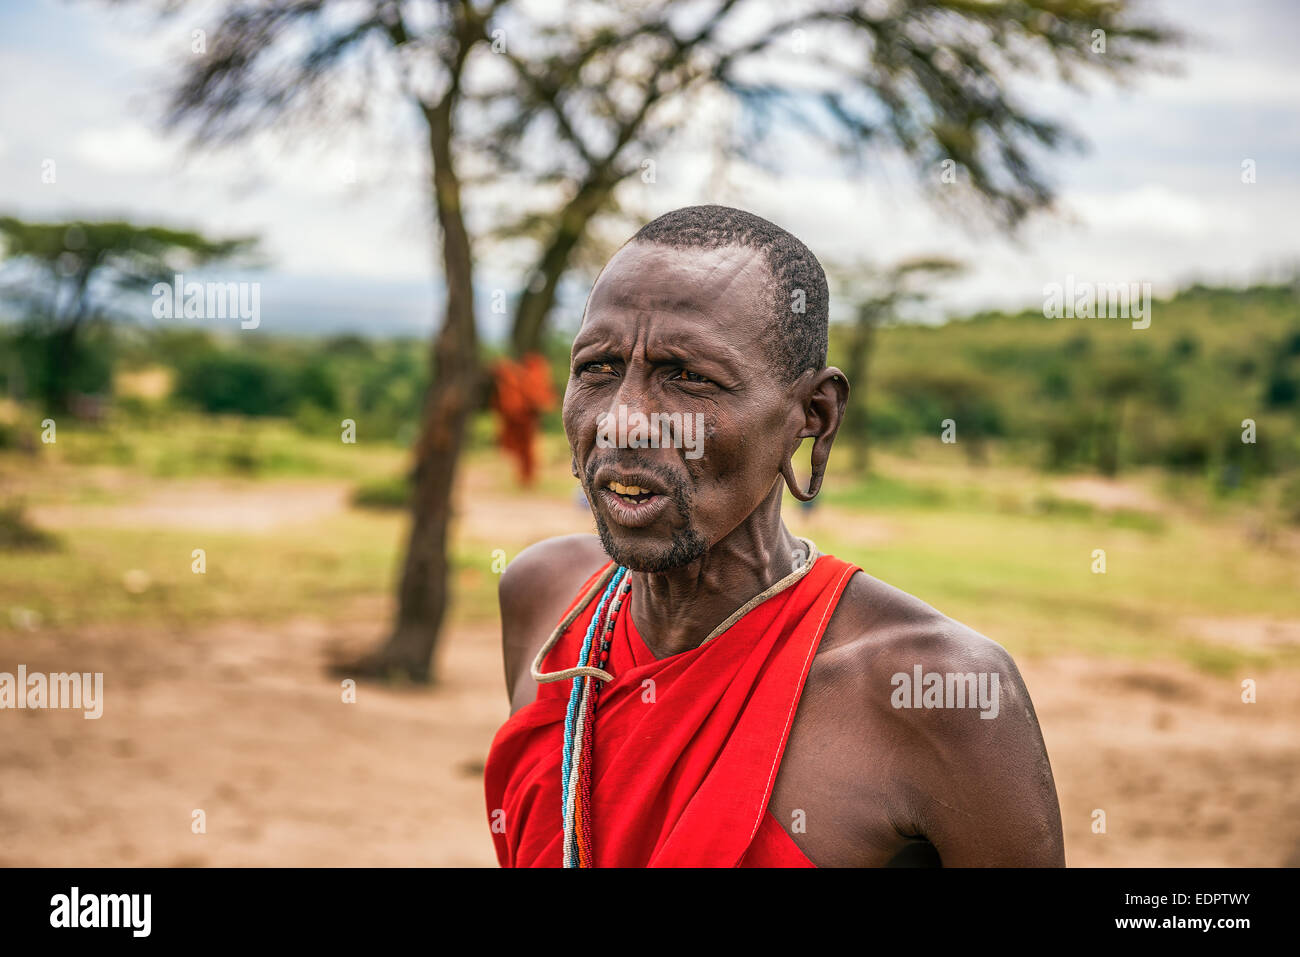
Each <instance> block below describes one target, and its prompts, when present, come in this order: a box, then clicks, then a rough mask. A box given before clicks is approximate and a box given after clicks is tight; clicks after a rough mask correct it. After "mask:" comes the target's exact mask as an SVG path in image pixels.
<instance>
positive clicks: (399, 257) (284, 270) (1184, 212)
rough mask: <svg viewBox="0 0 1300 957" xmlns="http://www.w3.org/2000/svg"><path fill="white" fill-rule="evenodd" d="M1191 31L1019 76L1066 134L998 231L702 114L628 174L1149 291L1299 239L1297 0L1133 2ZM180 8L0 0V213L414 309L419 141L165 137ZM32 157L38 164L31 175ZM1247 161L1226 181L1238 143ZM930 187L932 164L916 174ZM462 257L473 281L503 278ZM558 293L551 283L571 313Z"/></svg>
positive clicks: (1045, 271) (384, 321)
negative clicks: (1132, 65) (1170, 50)
mask: <svg viewBox="0 0 1300 957" xmlns="http://www.w3.org/2000/svg"><path fill="white" fill-rule="evenodd" d="M1148 6H1149V8H1150V9H1152V10H1153V12H1155V13H1156V14H1158V15H1159V16H1160V17H1162V18H1163V19H1164V20H1166V21H1167V22H1170V23H1173V24H1175V25H1177V26H1179V27H1180V28H1181V29H1183V30H1185V31H1187V32H1189V33H1190V34H1192V36H1193V38H1194V39H1193V43H1192V45H1190V46H1189V47H1188V48H1186V49H1184V50H1183V51H1181V52H1180V53H1179V54H1178V55H1177V57H1176V59H1177V60H1178V61H1179V63H1180V64H1181V72H1180V73H1179V74H1178V75H1172V76H1145V77H1141V78H1139V79H1137V80H1135V81H1134V82H1133V83H1132V84H1131V85H1129V86H1128V87H1127V88H1126V89H1122V90H1121V89H1115V88H1111V87H1107V86H1105V85H1103V84H1091V89H1090V91H1089V93H1088V94H1087V95H1086V96H1081V95H1077V94H1074V93H1069V92H1066V91H1063V90H1060V89H1058V88H1056V87H1054V86H1052V85H1050V84H1046V83H1035V84H1034V85H1033V86H1029V87H1027V88H1026V96H1027V97H1028V99H1029V100H1030V102H1031V103H1032V105H1033V106H1035V107H1036V108H1038V109H1039V110H1041V111H1043V112H1047V113H1049V114H1051V115H1055V116H1059V117H1061V118H1063V119H1064V120H1065V121H1066V122H1067V123H1068V124H1069V126H1070V127H1071V128H1072V129H1074V130H1075V131H1076V132H1077V133H1079V134H1081V135H1082V136H1083V137H1084V139H1085V140H1086V141H1087V143H1088V148H1087V151H1086V152H1085V153H1083V154H1063V155H1060V156H1057V157H1055V158H1053V159H1052V160H1051V162H1050V164H1049V165H1048V167H1047V172H1048V174H1049V177H1050V178H1051V180H1052V181H1053V183H1054V184H1055V185H1056V187H1057V189H1058V191H1059V196H1060V202H1059V211H1058V212H1057V213H1056V214H1055V215H1052V216H1042V217H1038V218H1036V219H1035V220H1034V221H1032V222H1031V223H1029V224H1028V225H1027V226H1026V227H1025V228H1024V230H1023V231H1022V232H1021V233H1020V234H1019V235H1018V236H1017V237H1015V238H1005V237H997V236H990V235H988V234H987V233H983V232H978V231H976V229H975V227H974V225H973V224H971V223H968V222H962V221H959V220H956V219H954V218H953V217H952V216H951V214H949V213H948V212H946V211H945V210H944V209H943V208H942V207H938V206H935V205H934V204H932V203H930V202H928V201H927V199H926V195H925V189H926V187H923V186H918V185H917V184H916V183H915V182H913V181H912V180H910V179H909V178H908V177H907V176H905V175H902V174H901V173H900V172H899V171H898V170H892V169H890V168H889V166H888V165H887V164H886V165H883V166H876V167H873V169H872V170H871V171H869V172H868V173H867V174H866V175H865V176H858V177H850V176H847V175H844V174H843V173H842V172H841V171H838V170H834V169H830V168H821V167H818V166H817V164H815V163H811V162H803V163H798V162H796V163H792V164H790V167H789V168H788V169H787V170H786V171H785V172H783V173H782V175H780V176H779V177H776V176H772V175H770V174H767V173H762V172H760V171H758V170H757V169H755V168H752V167H749V166H747V165H746V164H744V163H743V162H733V163H731V164H730V165H729V166H728V167H727V169H726V170H725V173H724V174H722V175H720V174H719V171H718V170H716V169H715V168H714V167H713V165H712V161H711V159H710V153H709V151H708V150H707V149H705V148H703V147H704V146H705V145H706V144H707V138H708V135H707V131H705V132H702V133H701V134H700V135H696V136H692V137H687V138H686V139H685V140H684V141H683V143H682V144H681V146H680V147H679V148H678V149H676V150H674V151H673V152H671V153H668V154H665V155H664V156H662V157H659V158H658V160H657V172H656V182H655V184H654V185H653V186H652V187H648V188H647V189H646V190H645V192H644V195H642V196H640V197H638V198H637V199H638V203H639V206H640V208H642V209H643V210H644V212H645V213H646V214H648V215H653V214H657V213H659V212H662V211H664V210H667V209H671V208H674V207H676V206H681V205H687V204H690V203H698V202H724V203H728V204H730V205H736V206H743V207H745V208H747V209H750V210H752V211H753V212H756V213H758V214H759V215H762V216H766V217H767V218H769V219H772V220H774V221H776V222H778V223H780V224H781V225H782V226H784V227H786V228H787V229H789V230H790V231H791V232H793V233H795V234H796V235H798V236H799V237H800V238H802V239H803V240H804V241H805V242H806V243H807V244H808V245H809V246H810V247H811V248H812V249H813V251H814V252H816V253H817V254H818V255H819V256H820V257H821V258H822V259H823V260H824V261H832V262H845V263H851V262H855V261H860V260H872V261H877V262H889V261H892V260H894V259H897V258H901V257H904V256H910V255H917V254H945V255H949V256H954V257H957V258H960V259H962V260H965V261H966V262H968V263H969V264H970V266H971V268H970V271H969V272H968V274H967V275H966V276H965V277H964V278H963V279H961V280H959V281H957V282H954V283H951V284H950V285H948V286H946V287H945V288H944V289H943V291H942V295H941V301H942V306H943V308H944V309H945V310H947V311H948V312H950V313H954V314H961V313H968V312H971V311H975V310H977V309H982V308H987V307H994V306H1005V307H1022V306H1034V305H1036V304H1039V303H1041V301H1042V298H1043V287H1044V286H1045V285H1046V284H1048V283H1051V282H1061V281H1064V279H1065V277H1066V276H1067V274H1073V275H1074V276H1075V277H1076V279H1079V280H1091V281H1098V282H1119V281H1147V282H1151V283H1152V284H1153V285H1154V287H1155V289H1156V291H1157V294H1159V293H1160V292H1162V291H1169V290H1172V289H1173V288H1176V287H1177V286H1178V285H1180V284H1183V283H1186V282H1189V281H1192V280H1193V279H1200V280H1202V281H1211V282H1242V281H1250V280H1253V279H1256V278H1259V277H1262V276H1269V275H1276V274H1278V273H1279V272H1280V271H1282V270H1284V269H1286V268H1288V267H1290V266H1292V265H1294V264H1295V263H1297V262H1300V228H1298V227H1297V221H1296V220H1297V212H1300V68H1297V66H1296V63H1297V58H1296V56H1295V37H1296V35H1297V32H1300V4H1295V3H1292V2H1288V0H1242V2H1235V3H1231V4H1224V3H1220V2H1217V0H1166V2H1163V3H1156V4H1148ZM202 9H203V8H202V7H201V6H200V7H198V8H196V10H195V12H194V13H188V14H186V15H184V16H183V17H180V18H177V19H174V20H171V21H168V22H167V23H166V24H165V25H162V26H159V25H157V24H156V23H155V22H154V21H152V20H143V19H141V17H140V16H139V15H138V13H137V12H135V11H134V10H133V9H129V8H128V9H127V10H122V9H114V8H112V7H110V6H109V5H108V4H106V3H98V2H89V0H73V2H65V0H30V2H26V3H23V2H16V3H6V4H4V5H3V7H0V214H9V215H17V216H20V217H23V218H30V219H41V218H56V217H58V218H66V217H73V216H75V217H81V218H108V217H117V216H125V217H129V218H131V219H133V220H136V221H139V222H146V221H150V222H161V223H165V224H168V225H174V226H185V227H194V228H199V229H202V230H204V231H206V232H209V233H211V234H214V235H225V234H245V233H250V232H252V233H258V234H260V235H261V236H262V237H263V244H264V248H265V250H266V253H267V255H268V258H269V261H270V266H269V268H268V269H267V270H265V271H264V272H262V273H260V274H259V275H258V277H257V278H259V279H260V280H261V282H262V316H263V321H262V325H261V328H262V329H263V330H266V331H270V332H274V331H276V330H277V329H278V330H280V331H302V330H304V329H321V330H338V329H342V328H357V329H361V330H364V329H370V330H371V331H384V332H387V331H392V330H399V329H405V330H409V331H412V332H418V331H423V330H427V329H428V328H430V326H431V324H432V319H433V315H434V313H435V299H436V295H435V289H436V282H435V280H436V277H435V276H434V274H433V267H432V263H433V262H434V261H435V254H434V251H433V250H432V248H431V243H430V236H429V231H428V229H429V227H428V205H427V200H426V198H425V195H424V191H423V190H424V187H423V169H424V167H423V162H424V160H423V157H421V156H420V155H419V153H418V151H415V150H411V149H408V148H404V147H403V145H402V143H401V141H400V139H399V138H397V137H377V136H374V135H370V136H365V135H361V134H360V133H353V134H350V135H336V136H334V137H333V138H330V139H328V140H326V139H323V138H321V139H317V140H303V139H297V140H295V141H294V142H292V143H290V142H288V141H287V139H286V138H285V137H279V136H275V135H267V136H264V137H260V138H258V139H257V140H255V141H253V142H251V143H248V144H246V145H245V146H242V147H241V148H239V149H238V150H237V151H227V152H224V153H220V154H216V155H212V154H206V155H202V156H194V155H187V154H186V152H185V151H184V150H183V149H182V148H181V144H180V143H179V142H177V141H176V140H174V139H171V138H167V137H165V136H163V135H162V134H161V133H160V131H159V127H158V124H157V117H158V112H159V109H158V108H159V103H160V91H161V89H162V86H163V83H164V81H165V78H166V77H167V76H168V75H169V65H170V64H174V63H175V62H177V61H179V60H182V59H183V58H184V57H185V55H186V54H187V52H188V50H189V45H190V31H191V30H192V29H193V28H194V27H195V26H203V25H204V23H203V21H204V13H203V12H202ZM50 159H52V160H54V162H55V169H56V180H55V182H54V183H43V182H42V177H41V173H42V168H43V166H42V164H43V163H45V161H47V160H50ZM1247 159H1249V160H1253V161H1254V162H1255V168H1256V182H1255V183H1254V184H1244V183H1243V182H1242V176H1241V169H1242V163H1243V161H1244V160H1247ZM930 188H933V187H930ZM517 281H518V278H517V276H514V275H512V273H511V270H510V269H509V268H505V267H503V268H501V269H498V270H494V268H493V264H491V263H486V264H485V269H484V275H483V276H482V277H481V282H482V284H483V285H485V286H486V287H487V288H493V287H495V286H504V287H506V288H513V286H514V284H515V283H517ZM577 308H580V301H579V302H577V303H576V305H575V304H573V303H570V304H568V305H567V306H566V312H567V313H569V314H570V315H569V316H568V318H569V319H570V320H571V319H572V315H571V314H572V313H573V312H574V311H575V309H577Z"/></svg>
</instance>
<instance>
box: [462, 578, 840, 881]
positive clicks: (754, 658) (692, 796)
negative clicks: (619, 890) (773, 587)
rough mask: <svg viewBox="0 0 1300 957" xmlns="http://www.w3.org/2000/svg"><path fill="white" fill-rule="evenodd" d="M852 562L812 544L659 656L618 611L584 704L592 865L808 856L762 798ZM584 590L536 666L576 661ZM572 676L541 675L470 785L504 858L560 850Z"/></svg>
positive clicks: (771, 861)
mask: <svg viewBox="0 0 1300 957" xmlns="http://www.w3.org/2000/svg"><path fill="white" fill-rule="evenodd" d="M606 567H607V568H608V566H606ZM857 570H858V569H857V566H855V565H852V564H849V563H848V562H843V561H840V560H839V559H836V558H833V557H831V556H829V555H823V556H821V557H820V558H818V559H817V562H816V564H815V565H814V566H813V568H812V570H811V571H810V572H809V573H808V574H807V575H805V576H804V577H803V578H802V579H801V580H800V581H799V582H797V583H796V584H795V585H794V586H792V587H791V588H788V589H786V590H785V591H783V592H780V593H779V594H777V595H775V596H773V597H772V598H769V599H768V600H767V601H765V602H763V604H761V605H759V606H758V607H757V608H755V609H753V610H752V611H750V612H749V613H748V614H747V615H746V616H745V617H744V618H742V619H741V620H740V621H738V622H737V623H736V624H734V625H733V626H732V627H731V628H730V629H728V630H727V631H726V632H724V633H723V634H721V635H720V636H718V637H717V638H715V639H714V640H713V641H711V642H709V643H708V644H707V645H703V646H701V647H699V648H695V649H692V650H691V651H684V652H682V653H680V654H676V655H670V656H669V657H667V658H664V659H662V660H656V659H655V657H654V655H652V654H651V653H650V650H649V648H647V647H646V645H645V642H644V641H642V639H641V637H640V635H638V634H637V632H636V628H635V625H633V624H632V616H631V614H630V608H629V607H625V608H624V609H623V613H622V614H621V615H619V618H618V623H617V625H616V627H615V629H614V632H613V636H612V638H611V641H610V652H609V654H610V659H609V664H608V666H607V668H606V670H607V671H609V672H610V673H611V674H613V675H614V681H612V682H611V683H609V684H607V685H605V686H604V687H602V688H601V691H600V698H599V703H598V705H597V708H596V733H595V747H594V763H593V766H592V782H593V783H592V815H593V821H592V837H593V843H594V848H593V850H594V854H595V860H596V866H598V867H645V866H650V867H736V866H742V867H756V866H757V867H810V866H812V864H811V862H810V861H808V859H807V858H806V857H804V855H803V854H802V853H801V852H800V851H799V848H798V847H797V846H796V845H795V843H794V841H793V840H792V839H791V838H790V836H789V835H788V834H786V832H785V830H784V829H783V828H782V826H781V824H780V823H779V822H777V821H776V820H775V819H774V818H773V817H772V815H771V814H769V813H768V811H767V806H768V802H769V800H770V799H771V797H772V787H773V785H774V783H775V781H776V772H777V768H778V767H779V765H780V762H781V755H782V753H783V752H784V750H785V742H786V739H787V737H788V736H789V733H790V725H791V724H792V723H793V721H794V712H795V707H796V705H797V704H798V703H799V695H800V693H801V692H802V691H803V685H804V681H805V680H806V678H807V677H808V669H809V667H810V665H811V664H812V658H813V655H814V653H815V652H816V650H817V645H818V643H819V642H820V641H821V636H822V634H823V633H824V632H825V630H826V623H827V622H828V621H829V620H830V617H831V613H832V612H833V611H834V610H835V605H836V602H838V601H839V597H840V595H841V593H842V592H843V591H844V587H845V585H847V584H848V581H849V579H850V578H851V577H852V575H853V573H854V572H856V571H857ZM598 574H599V573H598ZM595 579H596V576H593V577H592V578H591V579H589V580H588V581H587V582H586V584H584V586H583V588H582V589H581V591H580V592H579V596H581V595H582V594H584V593H585V592H586V590H587V588H588V587H590V585H591V584H592V582H594V581H595ZM634 598H635V586H633V595H632V596H631V598H630V599H629V600H632V599H634ZM578 600H579V599H575V600H574V602H573V604H572V605H570V610H572V608H573V607H574V605H576V604H577V603H578ZM597 604H598V601H597V599H596V598H593V599H592V600H591V601H590V603H589V604H588V607H587V608H586V609H584V610H583V611H582V612H581V613H580V614H579V615H578V617H577V618H576V619H574V621H573V624H571V625H570V626H569V628H568V629H567V630H566V631H565V633H564V635H563V636H561V638H560V640H559V641H558V642H557V643H556V645H555V647H554V648H552V649H551V652H550V653H549V654H548V655H547V657H546V660H545V661H544V662H543V663H542V668H541V670H542V671H544V672H550V671H559V670H561V669H563V668H568V667H572V666H573V665H574V664H575V663H576V661H577V658H578V654H579V652H580V650H581V647H582V639H583V636H584V635H585V634H586V630H587V626H588V625H589V624H590V622H591V618H592V616H593V615H594V614H595V610H596V605H597ZM647 682H653V685H651V684H648V683H647ZM572 686H573V683H572V681H555V682H548V683H544V684H541V685H540V686H539V688H538V695H537V700H536V701H534V702H533V703H532V704H529V705H528V706H526V707H524V708H521V709H520V710H519V711H517V712H516V713H515V714H514V715H512V716H511V718H510V719H509V720H508V721H507V722H506V723H505V724H504V725H503V726H502V727H501V729H500V730H499V731H498V732H497V735H496V738H495V740H493V742H492V749H491V751H490V752H489V754H488V760H487V767H486V770H485V773H484V783H485V790H486V796H487V808H488V816H489V820H490V821H496V822H498V823H497V826H496V827H495V828H494V829H493V834H492V837H493V840H494V842H495V844H496V851H497V859H498V860H499V861H500V862H501V865H502V866H503V867H560V866H561V865H562V863H563V841H562V834H561V823H562V821H561V813H560V764H561V761H562V755H563V743H564V715H565V709H566V708H567V706H568V702H569V692H570V690H571V689H572ZM651 689H652V690H653V701H651ZM496 811H504V817H502V815H500V814H494V812H496Z"/></svg>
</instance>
